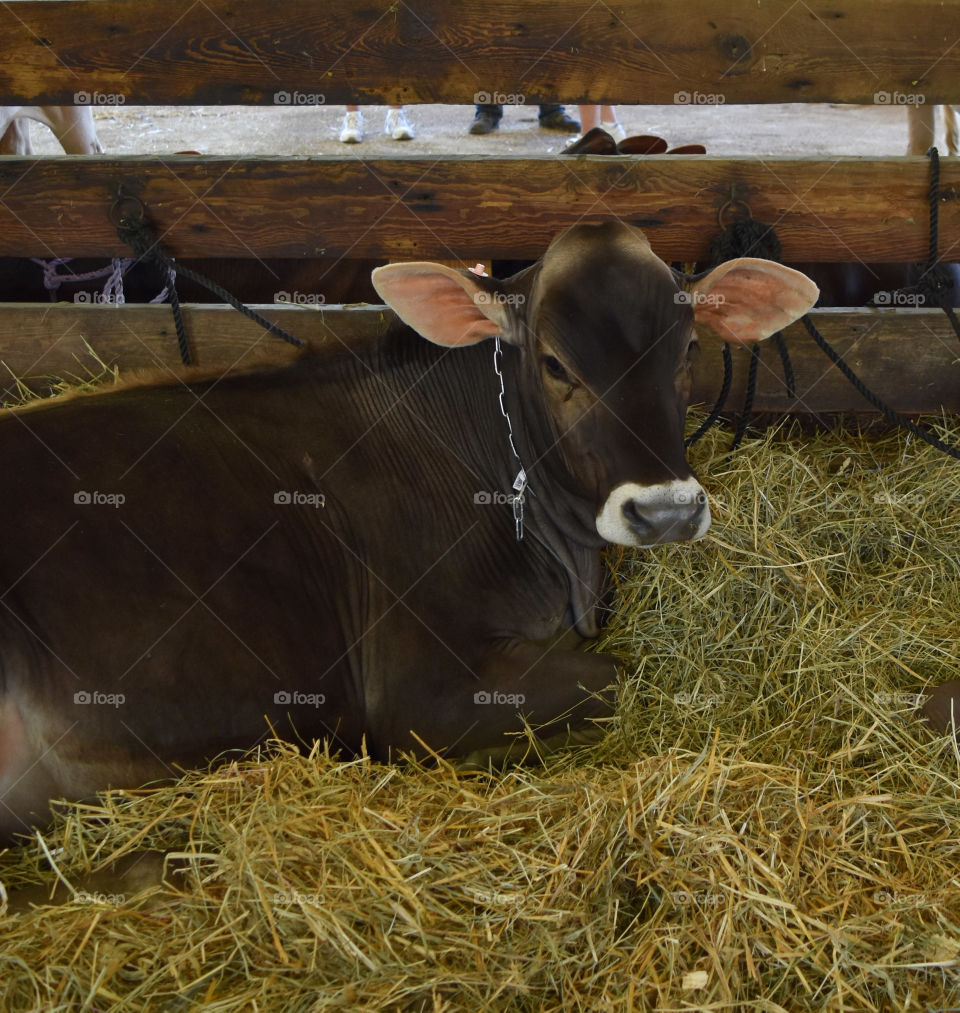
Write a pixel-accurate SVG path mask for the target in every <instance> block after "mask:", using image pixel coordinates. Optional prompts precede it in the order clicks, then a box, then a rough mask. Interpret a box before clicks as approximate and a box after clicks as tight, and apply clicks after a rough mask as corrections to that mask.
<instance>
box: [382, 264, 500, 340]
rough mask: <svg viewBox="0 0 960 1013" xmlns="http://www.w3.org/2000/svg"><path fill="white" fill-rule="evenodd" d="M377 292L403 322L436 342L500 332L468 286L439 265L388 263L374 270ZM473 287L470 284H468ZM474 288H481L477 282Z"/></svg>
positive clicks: (491, 334) (481, 337)
mask: <svg viewBox="0 0 960 1013" xmlns="http://www.w3.org/2000/svg"><path fill="white" fill-rule="evenodd" d="M373 284H374V288H376V290H377V292H378V293H379V294H380V296H381V297H382V298H383V299H384V300H385V301H386V302H387V303H388V304H389V305H390V306H391V307H392V308H393V309H394V310H395V311H396V313H397V315H398V316H399V317H400V319H401V320H403V322H404V323H405V324H409V325H410V326H411V327H412V328H413V329H414V330H415V331H416V332H417V333H418V334H422V335H423V337H425V338H427V340H428V341H432V342H434V343H435V344H437V345H446V346H448V347H454V346H457V345H472V344H475V343H476V342H478V341H482V340H483V339H484V338H491V337H493V336H494V335H496V334H499V333H500V327H499V326H498V325H497V324H496V323H494V321H492V320H490V319H489V318H487V317H486V316H484V314H483V313H482V312H481V311H480V309H479V308H478V307H477V306H476V305H475V304H474V302H473V298H472V296H471V293H470V292H469V291H468V288H467V287H468V286H470V285H471V283H470V282H469V281H468V280H467V279H466V278H464V279H462V282H461V279H460V278H459V277H458V276H456V273H455V272H454V271H453V270H452V269H450V268H446V267H443V266H442V265H434V264H389V265H388V266H386V267H379V268H377V269H376V270H375V271H374V272H373ZM471 287H472V286H471ZM476 291H477V292H478V293H479V292H482V291H483V289H481V288H480V287H479V286H477V288H476Z"/></svg>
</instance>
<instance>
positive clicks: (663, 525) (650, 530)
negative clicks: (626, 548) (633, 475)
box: [597, 478, 710, 547]
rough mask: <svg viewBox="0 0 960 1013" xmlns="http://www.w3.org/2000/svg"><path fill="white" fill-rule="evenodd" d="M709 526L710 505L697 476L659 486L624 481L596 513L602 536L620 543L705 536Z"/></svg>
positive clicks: (651, 543)
mask: <svg viewBox="0 0 960 1013" xmlns="http://www.w3.org/2000/svg"><path fill="white" fill-rule="evenodd" d="M709 527H710V507H709V505H708V504H707V494H706V493H705V492H704V491H703V486H701V485H700V483H699V482H698V481H697V480H696V479H695V478H684V479H680V478H675V479H671V481H669V482H659V483H658V484H656V485H637V484H636V483H635V482H624V483H622V484H621V485H618V486H616V488H614V489H613V491H612V492H611V493H610V495H609V496H608V497H607V501H606V502H605V503H604V504H603V507H602V509H601V510H600V513H599V514H597V531H598V532H599V533H600V537H601V538H603V539H604V540H605V541H608V542H615V543H617V544H618V545H635V546H641V547H646V546H650V545H660V544H661V543H663V542H685V541H693V540H694V539H696V538H702V537H703V536H704V535H705V534H706V533H707V529H708V528H709Z"/></svg>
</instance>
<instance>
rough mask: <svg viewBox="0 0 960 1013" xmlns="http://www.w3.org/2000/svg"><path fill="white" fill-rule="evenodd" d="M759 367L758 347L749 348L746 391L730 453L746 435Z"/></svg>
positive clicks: (755, 392) (755, 393)
mask: <svg viewBox="0 0 960 1013" xmlns="http://www.w3.org/2000/svg"><path fill="white" fill-rule="evenodd" d="M759 365H760V346H759V345H751V346H750V369H749V370H748V371H747V390H746V393H745V394H744V395H743V411H742V412H741V413H740V418H738V419H737V431H736V432H735V433H734V435H733V443H731V444H730V451H729V452H730V453H731V454H732V453H733V451H735V450H736V449H737V447H739V446H740V444H741V443H742V442H743V437H744V435H745V434H746V431H747V426H748V425H749V423H750V416H751V414H752V413H753V399H754V398H755V397H756V395H757V367H758V366H759Z"/></svg>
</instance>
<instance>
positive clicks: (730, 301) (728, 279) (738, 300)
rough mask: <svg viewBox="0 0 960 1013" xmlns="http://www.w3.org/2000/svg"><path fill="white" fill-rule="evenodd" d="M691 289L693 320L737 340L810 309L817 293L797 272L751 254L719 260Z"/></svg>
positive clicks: (758, 335)
mask: <svg viewBox="0 0 960 1013" xmlns="http://www.w3.org/2000/svg"><path fill="white" fill-rule="evenodd" d="M694 293H695V294H694V303H693V305H694V319H695V320H696V322H697V323H698V324H702V325H704V326H706V327H709V328H710V329H711V330H712V331H713V332H714V333H715V334H717V335H719V337H721V338H723V339H724V340H725V341H736V342H739V343H741V344H748V343H752V342H755V341H762V340H763V339H764V338H767V337H769V336H770V335H771V334H775V333H776V332H777V331H779V330H782V329H783V328H784V327H786V326H787V325H788V324H791V323H793V321H794V320H797V319H799V318H800V317H802V316H803V314H804V313H806V312H807V311H808V310H810V309H811V307H812V306H813V305H814V303H815V302H816V301H817V297H818V295H819V294H820V293H819V290H818V289H817V286H816V285H814V283H813V282H812V281H810V279H809V278H808V277H806V275H803V274H801V273H800V272H799V271H794V270H793V269H792V268H789V267H784V266H783V265H782V264H776V263H774V262H773V261H768V260H755V259H752V258H742V259H740V260H734V261H729V262H728V263H726V264H721V265H720V266H719V267H718V268H717V269H716V270H715V271H713V272H711V274H709V275H707V277H706V278H704V279H703V281H702V282H700V284H699V285H697V286H696V287H695V289H694Z"/></svg>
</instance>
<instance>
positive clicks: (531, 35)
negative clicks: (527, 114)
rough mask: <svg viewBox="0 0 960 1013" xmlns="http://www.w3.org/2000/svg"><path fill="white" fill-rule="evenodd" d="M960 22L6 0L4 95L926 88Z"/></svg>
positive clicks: (785, 11)
mask: <svg viewBox="0 0 960 1013" xmlns="http://www.w3.org/2000/svg"><path fill="white" fill-rule="evenodd" d="M958 36H960V5H958V4H956V3H942V2H940V0H877V2H872V3H868V2H866V0H829V2H825V0H802V2H797V0H731V2H727V3H724V4H717V3H715V2H714V0H684V2H683V3H678V2H677V0H617V2H616V3H613V4H609V3H605V2H596V0H550V2H549V3H546V2H538V3H532V2H530V0H486V2H484V3H480V4H468V3H458V4H451V3H450V2H449V0H375V2H374V3H368V4H358V3H355V2H354V0H324V2H323V3H317V2H315V0H284V2H283V3H275V2H269V3H268V2H266V0H204V2H203V3H193V4H188V3H171V2H170V0H109V2H102V0H68V2H50V0H42V2H18V3H5V4H2V5H0V38H2V39H3V49H4V52H3V60H4V62H3V66H2V69H0V104H7V105H12V104H20V103H21V102H28V103H33V102H36V103H41V102H42V103H49V104H71V103H73V102H74V101H79V102H84V101H86V102H90V103H93V104H102V105H108V104H113V103H118V102H125V103H127V104H135V103H142V104H191V103H193V104H198V103H204V104H205V103H220V104H224V103H259V104H271V103H280V104H293V103H296V104H309V103H320V102H325V103H328V104H329V103H343V102H350V101H358V102H387V101H389V102H473V101H480V100H481V99H479V98H477V96H478V95H479V94H488V95H491V96H493V95H496V94H497V93H501V94H502V95H504V96H505V100H506V101H524V102H527V103H534V102H539V101H554V100H558V101H569V102H573V101H585V102H586V101H589V102H601V101H603V102H622V103H670V102H675V101H676V102H681V103H683V102H689V103H715V102H721V101H722V102H796V101H800V102H828V101H833V102H861V103H872V102H874V101H880V102H883V101H886V102H890V103H907V102H911V101H919V100H921V99H922V100H924V101H926V102H928V103H932V102H944V101H958V100H960V83H958V82H960V46H957V45H956V40H957V38H958ZM917 96H920V98H919V99H918V98H917Z"/></svg>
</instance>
